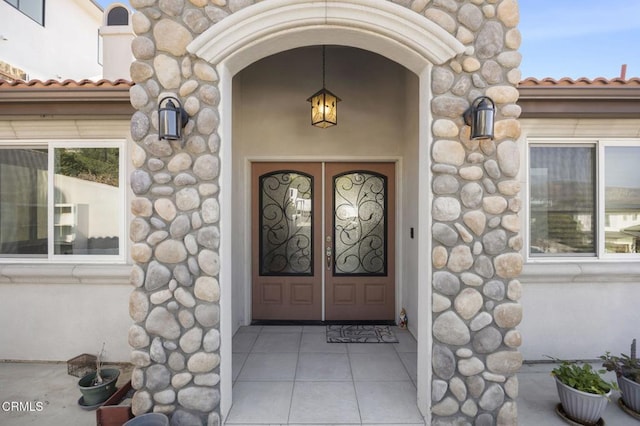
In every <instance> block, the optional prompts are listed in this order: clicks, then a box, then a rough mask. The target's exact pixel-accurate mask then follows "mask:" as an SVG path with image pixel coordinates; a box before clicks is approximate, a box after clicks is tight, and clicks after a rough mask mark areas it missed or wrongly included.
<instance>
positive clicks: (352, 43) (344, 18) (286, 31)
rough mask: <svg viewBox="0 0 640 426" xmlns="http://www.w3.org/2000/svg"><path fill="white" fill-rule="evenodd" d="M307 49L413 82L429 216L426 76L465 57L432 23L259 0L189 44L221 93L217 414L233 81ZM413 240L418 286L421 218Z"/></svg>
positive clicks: (230, 217)
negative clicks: (363, 60)
mask: <svg viewBox="0 0 640 426" xmlns="http://www.w3.org/2000/svg"><path fill="white" fill-rule="evenodd" d="M314 45H336V46H349V47H354V48H360V49H364V50H368V51H370V52H374V53H377V54H379V55H381V56H384V57H386V58H388V59H389V60H391V61H394V62H396V63H398V64H400V65H402V66H403V67H405V68H406V69H408V70H409V71H411V72H412V73H413V74H415V75H416V76H417V78H418V95H417V98H418V111H416V112H415V114H416V116H417V123H418V124H417V129H418V131H417V144H418V149H417V153H418V158H419V165H420V167H419V168H418V169H419V171H418V187H419V188H420V190H419V191H418V199H417V200H416V202H417V205H418V217H420V218H427V217H429V210H430V209H429V206H430V195H429V194H430V192H429V190H428V189H427V188H429V186H430V183H429V182H430V177H429V165H430V155H429V147H430V142H431V132H430V128H431V119H430V115H429V111H430V99H431V94H430V74H431V73H430V71H431V67H432V65H434V64H442V63H444V62H446V61H448V60H450V59H451V58H452V57H454V56H455V55H457V54H460V53H462V52H463V51H464V46H463V45H462V44H461V43H460V42H459V41H457V40H456V39H455V38H454V37H453V36H452V35H451V34H449V33H448V32H446V31H445V30H443V29H442V28H440V27H439V26H437V25H436V24H435V23H433V22H432V21H430V20H428V19H426V18H424V17H423V16H420V15H418V14H415V13H414V12H412V11H411V10H409V9H406V8H404V7H401V6H398V5H395V4H393V3H391V2H387V1H383V0H380V1H376V2H366V4H365V3H364V2H359V1H353V0H351V1H340V2H331V3H329V2H317V1H299V0H298V1H296V0H281V1H270V2H261V3H258V4H256V5H253V6H250V7H247V8H245V9H242V10H240V11H238V12H236V13H234V14H233V15H231V16H229V17H227V18H225V19H223V20H222V21H220V22H218V23H217V24H216V25H214V26H213V27H211V28H210V29H209V30H208V31H206V32H205V33H203V34H202V35H201V36H199V37H198V38H196V39H195V40H194V41H193V42H192V43H191V44H190V45H189V46H188V50H189V51H190V52H191V53H192V54H194V55H196V56H198V57H201V58H203V59H205V60H207V61H209V62H211V63H212V64H216V67H217V71H218V75H219V79H220V82H219V87H220V92H221V108H220V110H221V111H222V113H221V117H220V120H221V123H220V128H219V135H220V138H221V140H222V141H225V142H223V143H222V144H221V147H220V158H221V163H222V164H223V167H221V176H220V182H221V183H223V182H224V185H221V191H220V205H221V217H220V223H221V226H222V229H221V234H222V239H221V246H220V258H221V269H220V285H221V301H220V304H221V336H222V344H221V359H222V361H221V395H222V399H221V411H222V414H223V416H225V415H226V414H227V413H228V411H229V409H230V407H231V403H232V400H231V388H232V380H231V375H232V373H231V338H232V334H233V328H234V325H235V319H234V317H233V314H232V310H233V297H232V294H233V285H232V279H233V277H232V271H233V270H234V260H233V256H234V253H233V248H232V241H231V238H229V236H230V235H232V228H231V223H232V222H233V221H234V213H233V211H232V206H233V196H232V188H235V185H234V182H233V180H234V176H233V173H232V168H231V167H225V166H224V165H231V164H232V163H233V154H232V148H231V144H230V143H227V142H226V141H233V122H232V114H231V111H233V77H234V76H235V75H236V74H237V73H238V72H240V71H241V70H242V69H244V68H245V67H247V66H249V65H250V64H252V63H254V62H256V61H258V60H259V59H262V58H265V57H268V56H270V55H273V54H275V53H278V52H283V51H286V50H290V49H293V48H297V47H303V46H314ZM415 232H416V234H417V237H418V241H419V244H418V257H419V258H420V259H423V260H424V261H423V262H419V265H420V266H419V268H418V280H417V281H418V282H419V283H427V282H429V281H430V280H429V276H430V274H431V267H430V262H429V260H430V258H431V256H430V239H431V238H430V230H429V226H428V221H425V220H421V221H420V226H418V228H417V229H416V230H415ZM430 298H431V295H430V289H429V286H426V285H422V286H420V287H419V292H418V304H417V306H418V311H419V312H420V315H418V317H417V318H416V319H415V321H417V322H418V406H419V408H420V410H421V411H422V413H423V415H425V417H427V418H429V406H430V402H429V401H430V381H431V380H430V378H431V368H430V359H431V344H430V341H431V338H430V336H431V331H430V330H431V327H430V323H431V315H430V312H431V309H430V305H431V300H430Z"/></svg>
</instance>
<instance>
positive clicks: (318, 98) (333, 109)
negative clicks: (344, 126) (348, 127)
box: [307, 46, 341, 129]
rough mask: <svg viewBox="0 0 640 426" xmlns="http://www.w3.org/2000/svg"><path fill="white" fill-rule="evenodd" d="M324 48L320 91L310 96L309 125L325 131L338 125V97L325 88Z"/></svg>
mask: <svg viewBox="0 0 640 426" xmlns="http://www.w3.org/2000/svg"><path fill="white" fill-rule="evenodd" d="M324 64H325V46H322V89H320V90H319V91H317V92H316V93H314V94H313V95H311V97H310V98H309V99H307V101H308V102H311V125H313V126H316V127H320V128H323V129H326V128H327V127H330V126H335V125H336V124H338V102H340V101H341V99H340V98H339V97H337V96H336V95H334V94H333V93H331V92H330V91H329V90H327V89H326V88H325V84H324V76H325V66H324Z"/></svg>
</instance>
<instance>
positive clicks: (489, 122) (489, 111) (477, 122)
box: [464, 96, 496, 139]
mask: <svg viewBox="0 0 640 426" xmlns="http://www.w3.org/2000/svg"><path fill="white" fill-rule="evenodd" d="M495 115H496V105H495V104H494V103H493V100H492V99H491V98H490V97H488V96H480V97H478V98H476V100H475V101H473V103H472V104H471V106H470V107H469V109H467V110H466V111H465V112H464V122H465V123H466V124H467V125H468V126H471V139H493V122H494V118H495Z"/></svg>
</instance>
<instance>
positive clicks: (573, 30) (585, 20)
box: [97, 0, 640, 79]
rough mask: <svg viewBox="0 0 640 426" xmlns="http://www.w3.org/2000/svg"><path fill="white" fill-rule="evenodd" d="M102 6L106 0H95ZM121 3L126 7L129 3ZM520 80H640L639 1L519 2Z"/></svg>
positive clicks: (548, 0)
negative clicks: (623, 73)
mask: <svg viewBox="0 0 640 426" xmlns="http://www.w3.org/2000/svg"><path fill="white" fill-rule="evenodd" d="M97 1H98V2H99V3H100V4H101V5H102V6H103V7H104V6H105V5H107V4H110V3H111V1H108V0H97ZM123 3H125V4H128V1H127V0H124V1H123ZM519 5H520V25H519V29H520V32H521V33H522V46H521V48H520V52H521V53H522V57H523V59H522V64H521V66H520V69H521V71H522V77H523V78H526V77H535V78H539V79H540V78H544V77H552V78H556V79H559V78H562V77H570V78H573V79H576V78H580V77H587V78H590V79H593V78H596V77H605V78H615V77H618V76H619V75H620V69H621V66H622V64H627V78H630V77H640V0H519Z"/></svg>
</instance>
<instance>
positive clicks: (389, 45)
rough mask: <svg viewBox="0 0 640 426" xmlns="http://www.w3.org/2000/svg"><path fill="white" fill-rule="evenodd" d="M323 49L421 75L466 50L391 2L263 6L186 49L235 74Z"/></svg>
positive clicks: (307, 0) (286, 1) (288, 0)
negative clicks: (334, 47)
mask: <svg viewBox="0 0 640 426" xmlns="http://www.w3.org/2000/svg"><path fill="white" fill-rule="evenodd" d="M372 39H375V43H372ZM318 44H339V45H347V46H352V47H358V48H366V49H367V50H370V51H374V52H376V53H378V54H381V55H383V56H385V57H387V58H389V59H391V60H394V61H395V62H397V63H399V64H401V65H403V66H405V67H406V68H408V69H410V70H411V71H413V72H414V73H416V74H419V73H420V72H421V71H422V70H423V69H424V67H425V66H426V64H427V63H430V64H435V65H438V64H443V63H445V62H447V61H449V60H450V59H452V58H453V57H455V56H456V55H459V54H461V53H463V52H464V50H465V47H464V45H463V44H462V43H461V42H460V41H458V40H457V39H456V38H455V37H454V36H452V35H451V34H449V33H448V32H447V31H446V30H444V29H443V28H442V27H440V26H438V25H437V24H436V23H434V22H433V21H431V20H429V19H427V18H426V17H425V16H423V15H421V14H418V13H416V12H414V11H412V10H410V9H408V8H406V7H403V6H400V5H397V4H395V3H392V2H389V1H387V0H340V1H337V0H333V1H332V0H326V1H317V0H302V1H301V0H272V1H265V2H259V3H257V4H254V5H252V6H248V7H246V8H244V9H241V10H239V11H238V12H235V13H233V14H232V15H229V16H228V17H226V18H224V19H223V20H221V21H219V22H218V23H216V24H215V25H213V26H212V27H211V28H209V29H208V30H207V31H205V32H204V33H202V34H201V35H200V36H198V37H197V38H196V39H194V40H193V41H192V42H191V43H190V44H189V45H188V46H187V50H188V52H189V53H191V54H193V55H195V56H198V57H200V58H202V59H204V60H206V61H207V62H210V63H213V64H218V63H220V62H222V61H225V63H226V65H227V67H228V68H229V70H230V71H231V72H232V74H235V73H236V72H238V71H240V70H241V69H242V68H244V67H245V66H247V65H249V64H251V63H253V62H255V61H256V60H259V59H261V58H263V57H266V56H269V55H272V54H274V53H278V52H281V51H284V50H288V49H293V48H296V47H302V46H308V45H318ZM239 52H242V53H243V54H242V55H240V57H239V58H235V57H236V56H237V55H236V54H237V53H239Z"/></svg>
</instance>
